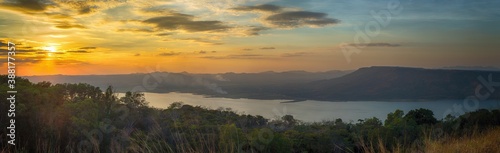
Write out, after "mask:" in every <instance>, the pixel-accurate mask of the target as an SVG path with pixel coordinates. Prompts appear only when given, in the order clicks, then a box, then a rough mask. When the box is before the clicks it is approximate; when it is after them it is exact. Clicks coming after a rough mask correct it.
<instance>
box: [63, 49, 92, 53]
mask: <svg viewBox="0 0 500 153" xmlns="http://www.w3.org/2000/svg"><path fill="white" fill-rule="evenodd" d="M66 52H67V53H91V52H90V51H87V50H70V51H66Z"/></svg>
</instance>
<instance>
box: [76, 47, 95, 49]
mask: <svg viewBox="0 0 500 153" xmlns="http://www.w3.org/2000/svg"><path fill="white" fill-rule="evenodd" d="M80 49H97V47H81V48H80Z"/></svg>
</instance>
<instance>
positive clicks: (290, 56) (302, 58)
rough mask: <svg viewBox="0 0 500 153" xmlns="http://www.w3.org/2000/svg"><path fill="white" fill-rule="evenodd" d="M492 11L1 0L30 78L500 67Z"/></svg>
mask: <svg viewBox="0 0 500 153" xmlns="http://www.w3.org/2000/svg"><path fill="white" fill-rule="evenodd" d="M488 2H489V1H488ZM488 2H485V3H478V4H475V3H474V2H459V3H454V4H453V5H442V4H438V3H437V2H436V3H435V4H433V5H430V4H429V3H424V2H421V3H420V2H412V3H410V2H401V3H400V4H398V5H396V7H394V8H392V9H391V8H388V7H387V6H388V4H389V2H371V1H365V2H363V3H361V2H357V1H356V2H354V1H349V2H340V1H319V0H312V1H284V0H261V1H250V0H227V1H224V2H221V1H215V0H200V1H187V0H166V1H165V0H158V1H144V0H130V1H107V2H99V1H81V2H77V1H63V0H48V1H38V0H24V1H18V0H0V12H1V14H0V28H1V29H2V30H1V31H0V42H1V47H2V48H1V51H2V52H3V53H2V54H0V56H2V57H3V58H2V59H5V60H6V54H5V52H6V49H7V46H6V45H5V43H6V42H7V41H11V42H14V43H16V44H17V45H16V47H17V55H16V59H17V60H16V64H17V66H16V69H17V74H18V75H20V76H27V75H49V74H68V75H77V74H124V73H137V72H140V73H142V72H153V71H169V72H183V71H186V72H192V73H219V72H262V71H287V70H306V71H327V70H347V69H357V68H359V67H366V66H373V65H392V66H396V65H397V66H411V67H428V68H437V67H446V66H458V65H460V66H497V67H499V66H500V62H498V58H497V57H500V53H499V51H498V50H499V49H500V47H499V44H498V43H497V41H498V40H500V38H499V37H500V36H499V35H500V30H499V29H498V27H497V25H498V24H499V20H498V16H494V14H498V13H499V11H498V10H497V9H495V8H493V7H491V6H494V5H492V4H489V3H488ZM469 3H471V4H469ZM490 3H498V2H495V1H492V2H490ZM346 7H348V9H346ZM437 7H439V8H440V10H437V9H435V8H437ZM475 7H477V8H481V9H482V11H479V10H477V9H474V8H475ZM464 8H469V9H464ZM373 12H375V13H383V12H387V13H390V20H387V18H385V19H386V20H385V21H387V22H386V24H385V23H382V22H380V20H379V19H381V18H380V17H381V16H377V15H376V14H375V15H373ZM470 14H477V15H475V16H471V15H470ZM384 17H386V16H384ZM382 19H384V18H382ZM370 26H371V27H370ZM377 27H378V28H379V29H377ZM360 34H361V35H364V36H365V37H366V38H368V39H360V36H361V35H360ZM360 40H361V41H360ZM367 40H368V41H367ZM495 40H496V41H495ZM346 48H351V50H350V52H351V53H352V54H350V53H346V52H345V51H343V49H346ZM352 48H355V49H356V50H355V51H356V53H354V52H352V51H353V50H352ZM346 54H349V56H347V55H346ZM0 69H4V70H5V69H7V68H6V62H3V64H2V65H1V68H0ZM0 73H1V74H5V73H6V71H5V72H4V71H0Z"/></svg>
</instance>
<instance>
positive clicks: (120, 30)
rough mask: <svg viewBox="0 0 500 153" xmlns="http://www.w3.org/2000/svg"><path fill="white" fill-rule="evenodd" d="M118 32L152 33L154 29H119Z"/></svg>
mask: <svg viewBox="0 0 500 153" xmlns="http://www.w3.org/2000/svg"><path fill="white" fill-rule="evenodd" d="M117 31H118V32H132V33H152V32H154V30H152V29H118V30H117Z"/></svg>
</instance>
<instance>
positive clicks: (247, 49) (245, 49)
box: [242, 48, 253, 51]
mask: <svg viewBox="0 0 500 153" xmlns="http://www.w3.org/2000/svg"><path fill="white" fill-rule="evenodd" d="M242 50H244V51H251V50H253V49H250V48H243V49H242Z"/></svg>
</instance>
